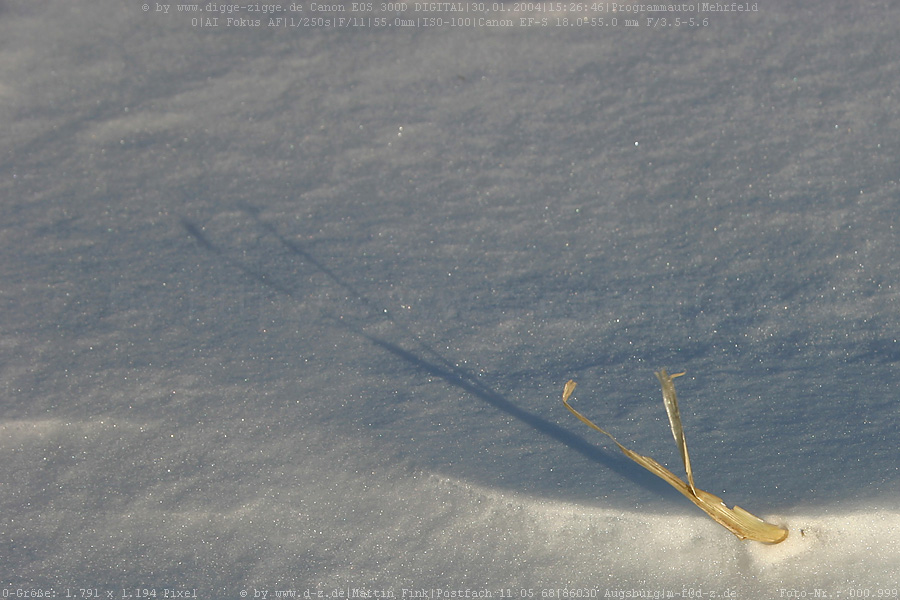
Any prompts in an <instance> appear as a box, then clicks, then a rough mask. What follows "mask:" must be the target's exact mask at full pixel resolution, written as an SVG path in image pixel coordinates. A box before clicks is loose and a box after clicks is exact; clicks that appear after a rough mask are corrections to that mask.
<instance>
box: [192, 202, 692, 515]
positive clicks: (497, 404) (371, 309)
mask: <svg viewBox="0 0 900 600" xmlns="http://www.w3.org/2000/svg"><path fill="white" fill-rule="evenodd" d="M241 208H242V210H243V211H244V212H245V213H246V214H248V215H249V216H250V217H252V218H253V220H254V222H255V224H256V226H258V227H259V228H261V229H262V230H264V231H265V232H266V233H267V234H269V235H271V236H272V237H273V238H275V239H277V240H278V242H279V243H280V244H282V245H283V246H284V247H285V248H287V249H288V250H289V251H290V252H291V253H292V254H294V255H295V256H297V257H299V258H300V259H302V260H303V261H304V262H305V263H307V264H309V265H311V266H313V267H314V268H315V269H316V270H318V271H319V272H320V273H322V274H323V275H325V276H326V277H327V278H328V279H329V280H330V281H331V282H332V283H334V284H335V285H336V286H337V287H339V288H340V289H341V290H343V291H344V292H346V293H347V294H349V295H350V297H352V298H353V299H354V300H356V301H358V302H359V303H360V304H361V305H362V306H364V307H365V308H366V310H367V312H368V314H369V316H370V318H372V319H376V318H377V319H384V318H387V319H388V320H389V321H390V323H391V324H392V325H394V326H395V327H398V328H399V329H400V330H401V332H402V333H404V334H406V335H405V337H406V338H409V339H410V340H414V343H415V346H416V349H415V350H411V349H409V348H405V347H403V346H401V345H399V344H397V343H394V342H391V341H388V340H386V339H383V338H380V337H378V336H375V335H372V334H370V333H368V332H366V331H363V330H362V329H361V328H359V327H356V326H354V325H353V324H352V323H349V322H348V320H346V319H338V318H335V317H328V316H325V317H326V318H330V320H331V321H332V322H333V323H334V324H336V325H338V326H340V327H342V328H345V329H347V330H348V331H350V332H352V333H353V334H354V335H357V336H359V337H361V338H364V339H366V340H368V341H369V342H370V343H372V344H373V345H374V346H376V347H377V348H380V349H381V350H384V351H385V352H387V353H389V354H390V355H392V356H394V357H395V358H399V359H400V360H402V361H403V362H405V363H407V364H409V365H411V366H413V367H414V368H415V369H417V370H419V371H421V372H422V373H423V374H425V375H429V376H432V377H436V378H439V379H441V380H443V381H444V382H446V383H447V384H449V385H451V386H453V387H455V388H458V389H460V390H462V391H464V392H466V393H467V394H469V395H471V396H473V397H474V398H476V399H478V400H479V401H481V402H483V403H485V404H487V405H489V406H491V407H493V408H495V409H497V410H498V411H500V412H502V413H504V414H506V415H508V416H510V417H512V418H514V419H516V420H517V421H519V422H520V423H522V424H524V425H527V426H528V427H529V428H531V429H533V430H535V431H537V432H538V433H540V434H541V435H543V436H545V437H547V438H550V439H551V440H553V441H555V442H558V443H561V444H563V445H565V446H567V447H568V448H570V449H571V450H573V451H575V452H577V453H578V454H580V455H582V456H583V457H585V458H587V459H588V460H591V461H593V462H596V463H599V464H601V465H602V466H603V468H605V469H609V470H611V471H612V472H614V473H616V474H618V475H620V476H622V477H624V478H626V479H628V480H630V481H632V482H633V483H635V484H637V485H639V486H641V487H642V488H644V489H646V490H648V491H650V492H652V493H653V495H655V496H659V497H662V498H667V497H671V498H674V497H676V496H677V495H678V494H677V493H676V492H674V491H673V490H672V489H671V488H670V487H669V486H668V485H666V484H665V483H663V482H661V481H660V480H659V479H657V478H656V477H654V476H652V475H650V474H648V473H647V472H646V471H645V470H644V469H642V468H640V467H638V466H636V465H634V464H633V463H632V462H631V461H629V460H627V459H625V458H624V457H622V456H620V455H619V454H618V453H617V452H613V451H611V450H608V449H605V448H603V447H601V446H597V445H595V444H593V443H591V442H589V441H587V440H586V439H585V438H583V437H581V436H580V435H578V434H576V433H573V432H571V431H569V430H568V429H566V428H564V427H561V426H559V425H557V424H556V423H553V422H551V421H548V420H547V419H545V418H543V417H541V416H539V415H536V414H534V413H531V412H529V411H527V410H525V409H523V408H521V407H520V406H518V405H516V404H515V403H514V402H512V401H511V400H509V399H508V398H506V397H505V396H504V395H503V394H500V393H499V392H496V391H494V390H493V389H491V388H490V387H488V386H487V385H485V384H484V383H483V381H482V380H480V379H479V378H478V377H477V376H476V375H475V374H473V373H471V372H469V371H467V370H466V369H464V368H461V367H459V366H458V365H457V364H455V363H454V362H452V361H450V360H448V359H447V358H446V357H444V356H443V355H442V354H440V353H439V352H438V351H437V350H435V349H434V348H432V347H430V346H428V345H427V344H425V343H424V342H423V341H422V340H421V339H420V337H419V336H417V335H415V333H414V332H412V331H410V330H409V329H408V328H407V327H405V326H404V325H402V324H398V323H397V322H396V321H395V320H394V319H393V318H392V317H391V316H390V315H389V314H388V313H387V311H386V310H385V309H383V308H379V307H378V305H377V304H376V303H375V302H374V301H372V300H371V299H369V298H368V297H367V296H366V295H365V294H363V293H362V292H361V291H359V290H358V289H356V287H355V286H353V285H352V284H350V283H348V282H347V281H346V280H344V279H343V278H342V277H341V276H340V275H339V274H338V273H337V272H336V271H335V270H333V269H331V268H330V267H328V265H326V264H325V263H323V262H322V261H320V260H319V259H317V258H316V257H315V256H313V255H312V254H311V253H310V252H309V251H307V250H306V249H305V248H303V247H302V246H301V245H300V244H299V243H297V242H295V241H292V240H289V239H287V238H285V237H284V236H283V235H281V234H280V233H279V232H278V231H277V230H276V229H275V228H274V227H273V226H272V225H270V224H269V223H266V222H264V221H263V220H262V219H260V217H259V215H258V212H259V211H258V209H256V208H254V207H250V206H243V207H241ZM181 225H182V227H183V228H184V230H185V231H186V232H187V233H188V234H189V235H190V236H191V237H192V238H193V239H194V240H195V241H196V242H197V243H198V244H199V245H200V246H201V247H202V248H203V249H204V250H205V251H207V252H210V253H212V254H214V255H215V256H216V257H217V258H218V259H219V260H221V261H222V263H223V264H226V265H228V266H229V267H231V268H234V269H235V270H237V271H239V272H241V273H243V274H244V275H245V276H247V277H249V278H250V279H252V280H254V281H256V282H257V283H260V284H262V285H263V286H265V287H268V288H269V289H272V290H273V291H276V292H278V293H280V294H284V295H287V296H289V297H292V298H294V297H295V293H294V291H293V290H292V289H291V287H290V286H288V285H284V284H283V283H279V281H278V278H276V277H273V276H271V275H270V274H268V273H265V272H261V271H260V270H257V269H255V268H253V267H251V266H249V265H248V264H247V263H246V262H242V261H241V260H240V259H236V258H234V256H236V255H237V254H238V253H236V252H234V253H229V252H228V251H227V249H226V248H223V247H220V246H219V245H217V244H216V243H214V242H213V241H211V240H210V239H209V237H208V236H207V235H206V234H205V233H204V232H203V230H202V227H201V226H198V225H197V224H195V223H193V222H191V221H189V220H188V219H185V218H182V219H181Z"/></svg>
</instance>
